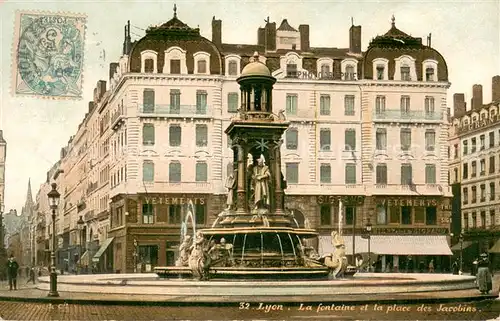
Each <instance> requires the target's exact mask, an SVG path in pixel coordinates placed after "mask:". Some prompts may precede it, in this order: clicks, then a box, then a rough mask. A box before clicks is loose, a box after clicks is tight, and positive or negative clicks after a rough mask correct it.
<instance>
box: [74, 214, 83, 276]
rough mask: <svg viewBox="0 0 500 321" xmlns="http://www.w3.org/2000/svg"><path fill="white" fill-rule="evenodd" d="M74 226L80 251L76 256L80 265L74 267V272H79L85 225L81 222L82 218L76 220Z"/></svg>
mask: <svg viewBox="0 0 500 321" xmlns="http://www.w3.org/2000/svg"><path fill="white" fill-rule="evenodd" d="M76 225H77V227H78V234H79V235H78V238H79V239H80V250H79V254H78V261H79V262H80V264H78V262H76V263H77V266H76V270H77V271H79V270H80V269H79V267H80V266H81V263H82V248H83V226H84V225H85V222H84V221H83V219H82V216H81V215H80V218H79V219H78V221H77V222H76Z"/></svg>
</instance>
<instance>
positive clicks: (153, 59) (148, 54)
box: [115, 50, 158, 76]
mask: <svg viewBox="0 0 500 321" xmlns="http://www.w3.org/2000/svg"><path fill="white" fill-rule="evenodd" d="M157 59H158V53H157V52H156V51H153V50H144V51H142V52H141V72H142V73H154V74H156V73H157V72H158V69H157ZM121 67H122V68H121V72H122V73H123V72H125V71H124V70H123V67H124V66H121ZM117 69H118V68H117ZM115 76H117V74H116V73H115Z"/></svg>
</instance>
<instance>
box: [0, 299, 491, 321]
mask: <svg viewBox="0 0 500 321" xmlns="http://www.w3.org/2000/svg"><path fill="white" fill-rule="evenodd" d="M268 308H269V311H268V312H266V310H265V306H263V307H262V309H259V306H258V305H255V306H253V307H252V306H250V307H248V309H247V307H246V306H243V307H241V306H239V305H238V304H235V305H232V306H219V307H213V306H211V307H196V308H193V307H187V306H185V307H160V306H111V305H108V306H106V305H77V304H60V305H53V304H44V303H23V302H9V301H0V316H1V317H2V318H3V319H4V320H248V319H253V320H256V319H260V320H262V319H264V320H417V319H419V320H491V319H495V318H498V317H499V316H500V310H497V308H498V306H497V308H495V307H494V306H493V305H492V303H491V301H490V302H477V303H474V304H455V303H454V304H442V305H440V304H434V305H423V306H421V305H380V306H376V305H374V304H369V305H366V306H365V305H361V306H342V305H340V306H337V307H332V306H328V305H327V306H326V307H325V306H319V304H314V305H311V310H309V308H308V306H302V307H301V306H296V305H295V306H281V305H275V306H272V307H271V306H269V307H268ZM365 308H366V311H365V310H364V309H365ZM419 308H420V309H419ZM335 309H337V310H336V311H335ZM450 309H451V310H454V311H462V312H450V311H448V310H450ZM403 310H406V311H403ZM424 310H425V311H424Z"/></svg>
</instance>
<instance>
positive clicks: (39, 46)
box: [12, 11, 87, 99]
mask: <svg viewBox="0 0 500 321" xmlns="http://www.w3.org/2000/svg"><path fill="white" fill-rule="evenodd" d="M86 20H87V18H86V16H85V15H80V14H72V13H49V12H23V11H18V12H17V15H16V26H15V28H16V29H15V33H14V57H13V59H14V64H13V78H12V79H13V82H14V84H13V85H14V86H15V87H14V89H13V93H14V94H15V95H18V96H36V97H42V98H54V99H72V98H74V99H78V98H81V97H82V84H83V58H84V57H83V56H84V41H85V23H86Z"/></svg>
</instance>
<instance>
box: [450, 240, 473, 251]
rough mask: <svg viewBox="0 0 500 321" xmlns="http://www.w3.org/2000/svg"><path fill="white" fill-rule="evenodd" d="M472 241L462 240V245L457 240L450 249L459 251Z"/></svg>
mask: <svg viewBox="0 0 500 321" xmlns="http://www.w3.org/2000/svg"><path fill="white" fill-rule="evenodd" d="M473 243H474V242H471V241H463V242H462V245H461V246H460V242H458V243H457V244H455V245H453V246H452V247H451V250H452V251H460V249H462V250H465V249H466V248H468V247H469V246H471V245H472V244H473Z"/></svg>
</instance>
